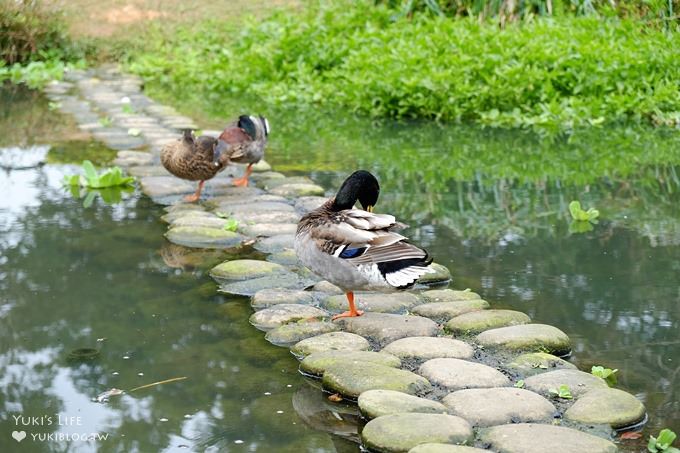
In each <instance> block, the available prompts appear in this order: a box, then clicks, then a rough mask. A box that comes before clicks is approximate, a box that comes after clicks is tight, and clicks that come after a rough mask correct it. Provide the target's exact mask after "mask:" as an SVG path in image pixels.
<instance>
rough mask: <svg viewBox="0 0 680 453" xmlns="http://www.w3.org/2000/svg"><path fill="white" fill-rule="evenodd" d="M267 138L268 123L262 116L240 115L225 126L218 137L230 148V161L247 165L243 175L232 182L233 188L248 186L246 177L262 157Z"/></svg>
mask: <svg viewBox="0 0 680 453" xmlns="http://www.w3.org/2000/svg"><path fill="white" fill-rule="evenodd" d="M268 136H269V122H268V121H267V119H266V118H265V117H263V116H252V115H241V116H239V117H238V121H236V122H234V123H232V124H230V125H229V126H227V127H226V128H225V129H224V131H222V133H221V134H220V136H219V139H220V140H223V141H224V142H226V143H227V144H229V145H230V146H231V147H232V150H230V160H231V161H232V162H238V163H240V164H248V168H246V172H245V174H244V175H243V176H242V177H241V178H239V179H235V180H234V181H233V184H234V185H235V186H242V187H247V186H248V177H249V176H250V173H251V172H252V171H253V164H256V163H258V162H259V161H260V160H261V159H262V158H263V157H264V147H265V145H266V144H267V137H268Z"/></svg>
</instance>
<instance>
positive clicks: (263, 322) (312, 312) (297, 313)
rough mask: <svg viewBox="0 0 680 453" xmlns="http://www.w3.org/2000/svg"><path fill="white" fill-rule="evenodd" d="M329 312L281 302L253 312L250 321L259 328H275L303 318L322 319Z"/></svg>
mask: <svg viewBox="0 0 680 453" xmlns="http://www.w3.org/2000/svg"><path fill="white" fill-rule="evenodd" d="M327 316H328V313H327V312H325V311H323V310H319V309H318V308H316V307H310V306H308V305H297V304H280V305H276V306H275V307H272V308H265V309H264V310H261V311H258V312H255V313H253V314H252V315H251V316H250V323H251V324H252V325H254V326H255V327H257V328H258V329H273V328H275V327H279V326H282V325H284V324H288V323H291V322H297V321H299V320H301V319H322V318H325V317H327Z"/></svg>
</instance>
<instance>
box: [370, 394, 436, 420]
mask: <svg viewBox="0 0 680 453" xmlns="http://www.w3.org/2000/svg"><path fill="white" fill-rule="evenodd" d="M357 403H358V404H359V409H360V410H361V413H362V414H363V415H364V417H366V418H368V419H371V418H377V417H382V416H383V415H389V414H401V413H406V412H418V413H423V414H445V413H446V406H444V405H443V404H442V403H438V402H437V401H432V400H428V399H425V398H420V397H417V396H413V395H408V394H406V393H403V392H396V391H394V390H368V391H367V392H364V393H362V394H361V395H359V400H358V401H357Z"/></svg>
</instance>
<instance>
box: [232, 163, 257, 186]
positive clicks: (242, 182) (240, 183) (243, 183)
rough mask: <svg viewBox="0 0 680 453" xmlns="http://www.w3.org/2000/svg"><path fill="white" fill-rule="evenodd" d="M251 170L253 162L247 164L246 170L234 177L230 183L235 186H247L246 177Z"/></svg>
mask: <svg viewBox="0 0 680 453" xmlns="http://www.w3.org/2000/svg"><path fill="white" fill-rule="evenodd" d="M252 172H253V164H248V167H247V168H246V172H245V174H244V175H243V176H241V177H240V178H238V179H234V180H233V181H232V182H231V183H232V184H233V185H235V186H236V187H248V177H249V176H250V174H251V173H252Z"/></svg>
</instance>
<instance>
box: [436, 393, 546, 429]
mask: <svg viewBox="0 0 680 453" xmlns="http://www.w3.org/2000/svg"><path fill="white" fill-rule="evenodd" d="M442 403H444V405H446V407H447V408H448V409H449V412H450V413H451V414H454V415H458V416H460V417H463V418H464V419H465V420H467V421H469V422H470V423H472V425H473V426H482V427H484V426H495V425H502V424H505V423H519V422H539V421H549V420H551V419H552V417H553V415H554V414H555V412H556V409H555V406H553V404H552V403H551V402H550V401H548V400H547V399H545V398H543V397H542V396H541V395H539V394H537V393H534V392H530V391H528V390H524V389H518V388H514V387H502V388H490V389H466V390H459V391H457V392H453V393H450V394H449V395H447V396H446V397H444V399H443V400H442Z"/></svg>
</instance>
